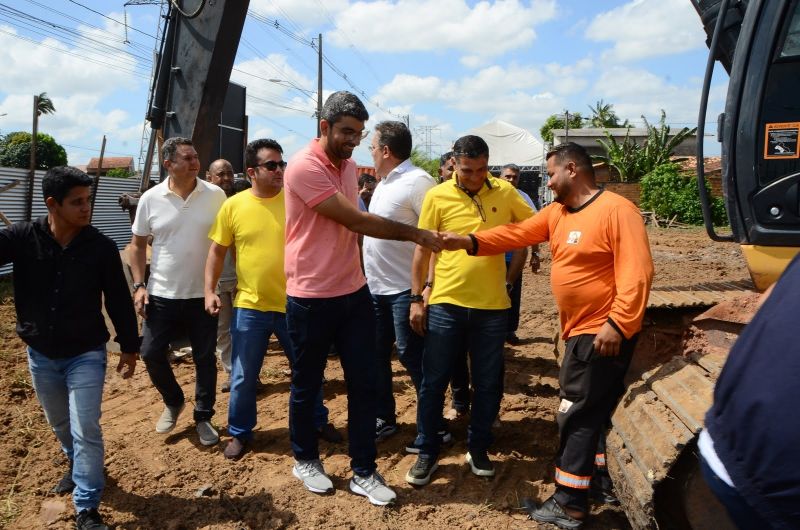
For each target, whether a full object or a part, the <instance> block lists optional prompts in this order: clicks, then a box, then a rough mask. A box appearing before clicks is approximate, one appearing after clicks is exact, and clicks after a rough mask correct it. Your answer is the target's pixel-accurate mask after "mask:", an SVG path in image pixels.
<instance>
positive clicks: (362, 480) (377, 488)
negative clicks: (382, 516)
mask: <svg viewBox="0 0 800 530" xmlns="http://www.w3.org/2000/svg"><path fill="white" fill-rule="evenodd" d="M350 491H352V492H353V493H355V494H357V495H363V496H364V497H366V498H368V499H369V502H371V503H372V504H374V505H375V506H386V505H387V504H392V503H394V501H395V500H397V494H396V493H395V492H394V491H392V490H391V488H389V487H388V486H387V485H386V481H385V480H383V477H382V476H381V475H380V473H378V472H377V471H375V472H373V473H372V474H371V475H369V476H367V477H359V476H358V475H353V479H352V480H351V481H350Z"/></svg>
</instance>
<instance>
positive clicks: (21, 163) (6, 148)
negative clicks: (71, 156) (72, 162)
mask: <svg viewBox="0 0 800 530" xmlns="http://www.w3.org/2000/svg"><path fill="white" fill-rule="evenodd" d="M30 164H31V133H29V132H24V131H20V132H12V133H8V134H7V135H5V136H3V137H0V167H17V168H22V169H27V168H29V167H30ZM66 164H67V152H66V151H64V148H63V147H61V146H60V145H58V143H56V141H55V139H54V138H53V137H52V136H50V135H49V134H44V133H38V134H37V135H36V169H50V168H51V167H55V166H65V165H66Z"/></svg>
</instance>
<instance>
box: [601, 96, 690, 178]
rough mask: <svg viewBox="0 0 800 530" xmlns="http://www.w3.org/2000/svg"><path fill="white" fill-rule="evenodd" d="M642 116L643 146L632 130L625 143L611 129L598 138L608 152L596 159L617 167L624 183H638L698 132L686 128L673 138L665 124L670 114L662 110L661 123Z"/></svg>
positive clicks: (626, 135)
mask: <svg viewBox="0 0 800 530" xmlns="http://www.w3.org/2000/svg"><path fill="white" fill-rule="evenodd" d="M598 103H599V102H598ZM642 119H643V120H644V124H645V127H646V128H647V139H646V140H645V141H644V143H642V144H641V145H639V144H637V143H636V141H635V140H634V139H633V138H631V137H630V130H629V131H628V133H626V134H625V138H624V139H623V141H622V142H618V141H617V140H616V138H614V137H613V136H611V135H610V134H609V133H608V131H606V133H605V134H606V139H605V140H597V142H598V143H599V144H600V145H602V146H603V148H604V149H605V151H606V156H601V157H597V158H598V159H600V160H602V161H603V162H605V163H607V164H608V165H609V166H611V167H613V168H614V169H616V170H617V172H618V173H619V177H620V180H621V181H622V182H637V181H638V180H640V179H641V178H642V177H643V176H644V175H647V174H648V173H650V172H651V171H653V170H654V169H656V168H658V167H659V166H662V165H664V164H667V163H669V157H670V156H672V153H673V152H674V151H675V148H676V147H678V145H680V144H681V142H683V141H684V140H685V139H686V138H688V137H690V136H692V135H693V134H694V133H695V132H696V131H697V128H694V129H689V128H688V127H684V128H683V129H681V130H680V131H678V132H677V133H676V134H675V135H674V136H672V137H670V133H671V130H672V129H671V127H670V126H669V125H667V124H666V120H667V114H666V112H664V111H663V110H662V111H661V119H660V120H659V122H658V126H655V125H651V124H650V123H649V122H648V121H647V118H645V117H644V116H642Z"/></svg>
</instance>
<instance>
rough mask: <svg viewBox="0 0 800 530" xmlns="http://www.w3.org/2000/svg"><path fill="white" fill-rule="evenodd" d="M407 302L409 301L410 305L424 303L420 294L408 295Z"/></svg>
mask: <svg viewBox="0 0 800 530" xmlns="http://www.w3.org/2000/svg"><path fill="white" fill-rule="evenodd" d="M408 300H409V302H411V303H412V304H413V303H415V302H416V303H419V302H424V301H425V299H424V298H422V295H421V294H411V295H408Z"/></svg>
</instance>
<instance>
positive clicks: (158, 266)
mask: <svg viewBox="0 0 800 530" xmlns="http://www.w3.org/2000/svg"><path fill="white" fill-rule="evenodd" d="M162 156H163V160H164V167H165V168H166V170H167V173H168V177H167V178H166V179H164V181H163V182H161V183H160V184H158V185H157V186H154V187H153V188H151V189H149V190H147V191H146V192H145V193H144V194H143V195H142V197H141V199H139V205H138V207H137V208H136V218H135V219H134V221H133V240H132V242H131V246H132V247H133V256H132V260H131V272H132V275H133V281H134V284H133V289H134V306H135V307H136V311H137V312H138V313H139V314H140V315H141V316H142V317H143V318H144V319H145V321H144V326H143V335H144V339H143V341H142V347H141V357H142V360H143V361H144V364H145V366H146V367H147V373H148V374H150V379H151V380H152V381H153V385H155V387H156V389H157V390H158V391H159V393H161V397H162V398H163V400H164V405H165V407H164V412H163V413H162V414H161V417H160V418H159V420H158V422H157V423H156V432H158V433H162V434H165V433H168V432H170V431H172V430H173V429H174V428H175V424H176V422H177V421H178V416H179V415H180V413H181V411H182V410H183V407H184V404H185V400H184V396H183V390H182V389H181V387H180V385H179V384H178V382H177V380H176V379H175V374H174V373H173V372H172V367H171V366H170V364H169V359H168V357H167V350H168V347H169V343H170V340H171V339H174V338H175V336H176V335H178V334H180V333H186V334H188V336H189V341H190V342H191V345H192V356H193V358H194V364H195V370H196V377H197V381H196V385H195V408H194V421H195V423H196V428H197V434H198V435H199V437H200V443H202V444H203V445H214V444H216V443H217V442H218V441H219V434H218V433H217V431H216V430H215V429H214V427H213V426H212V425H211V417H212V416H213V415H214V401H215V400H216V384H217V364H216V358H215V355H214V354H215V349H216V342H217V318H216V317H214V316H211V315H209V314H208V313H206V311H205V297H204V290H203V281H204V276H203V274H204V270H205V262H206V256H207V255H208V248H209V246H210V245H211V241H210V240H209V239H208V231H209V229H210V228H211V224H212V223H213V222H214V218H215V217H216V215H217V211H218V210H219V208H220V206H222V203H223V202H225V192H224V191H222V189H221V188H219V187H217V186H215V185H213V184H210V183H208V182H205V181H203V180H201V179H198V178H197V173H198V172H199V171H200V160H199V159H198V157H197V151H195V149H194V147H193V146H192V141H191V140H189V139H186V138H178V137H176V138H170V139H168V140H167V141H165V142H164V146H163V147H162ZM149 236H152V237H153V243H152V245H153V254H152V258H151V261H150V279H149V282H148V283H147V284H145V281H144V279H145V258H146V249H147V238H148V237H149Z"/></svg>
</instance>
